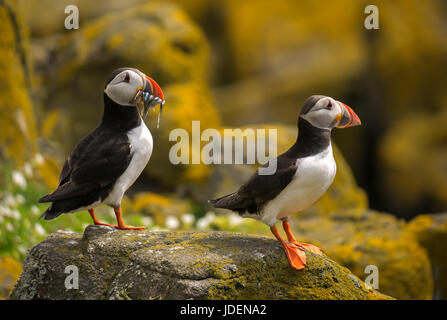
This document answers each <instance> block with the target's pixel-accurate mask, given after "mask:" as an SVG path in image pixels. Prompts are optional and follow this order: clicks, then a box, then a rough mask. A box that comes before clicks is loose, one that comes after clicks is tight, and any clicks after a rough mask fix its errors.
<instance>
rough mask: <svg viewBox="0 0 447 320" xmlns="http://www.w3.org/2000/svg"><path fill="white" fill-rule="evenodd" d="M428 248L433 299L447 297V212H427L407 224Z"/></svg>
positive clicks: (419, 240)
mask: <svg viewBox="0 0 447 320" xmlns="http://www.w3.org/2000/svg"><path fill="white" fill-rule="evenodd" d="M406 228H407V230H408V231H409V232H411V233H413V234H414V235H415V237H416V239H417V240H418V242H419V243H420V244H421V245H422V246H423V247H424V248H425V249H426V250H427V252H428V255H429V257H430V260H431V266H432V273H433V282H434V291H433V299H439V300H445V299H447V252H446V250H445V247H446V245H447V214H446V213H443V214H427V215H420V216H417V217H416V218H414V219H413V220H411V221H410V223H408V225H407V226H406Z"/></svg>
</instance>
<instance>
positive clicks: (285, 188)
mask: <svg viewBox="0 0 447 320" xmlns="http://www.w3.org/2000/svg"><path fill="white" fill-rule="evenodd" d="M360 124H361V122H360V119H359V117H358V116H357V115H356V114H355V113H354V111H352V109H351V108H349V107H348V106H347V105H345V104H344V103H341V102H339V101H336V100H334V99H332V98H330V97H326V96H321V95H315V96H311V97H310V98H308V99H307V100H306V102H305V103H304V106H303V108H302V110H301V113H300V115H299V119H298V128H299V134H298V138H297V140H296V142H295V144H294V145H293V146H292V147H291V148H290V149H289V150H288V151H286V152H285V153H283V154H281V155H280V156H279V157H277V158H276V159H273V160H270V161H269V163H267V164H265V165H264V166H263V167H267V166H270V164H271V163H270V162H271V161H275V162H276V171H275V173H274V174H273V175H260V174H259V170H258V171H257V172H256V173H255V174H254V175H253V176H252V177H251V178H250V179H249V181H248V182H247V183H245V184H244V185H242V186H241V187H240V188H239V190H238V191H237V192H235V193H232V194H229V195H227V196H224V197H222V198H219V199H215V200H210V201H209V202H210V203H211V204H212V205H213V206H214V207H216V208H224V209H229V210H232V211H235V212H238V213H239V214H240V215H242V216H243V217H249V218H255V219H258V220H260V221H262V222H264V223H265V224H267V225H269V226H270V228H271V231H272V233H273V234H274V235H275V237H276V238H277V239H278V241H279V242H280V243H281V245H282V246H283V248H284V250H285V252H286V255H287V258H288V260H289V264H290V266H291V267H292V268H294V269H297V270H299V269H303V268H305V266H306V254H305V251H306V250H307V251H310V252H313V253H315V254H321V250H320V249H319V248H317V247H315V246H313V245H311V244H306V243H300V242H298V241H297V240H296V239H295V237H294V236H293V234H292V232H291V230H290V224H289V222H288V218H289V216H291V215H292V214H296V213H298V212H300V211H302V210H304V209H306V208H308V207H310V206H311V205H312V204H313V203H315V202H316V201H317V200H318V199H319V198H320V197H321V196H322V195H323V194H324V193H325V192H326V190H327V189H328V188H329V186H330V185H331V184H332V182H333V180H334V177H335V173H336V164H335V160H334V157H333V154H332V146H331V131H332V129H333V128H348V127H353V126H358V125H360ZM277 220H281V221H282V224H283V228H284V231H285V233H286V235H287V239H288V241H285V240H283V239H282V238H281V236H280V235H279V233H278V230H277V229H276V227H275V223H276V221H277Z"/></svg>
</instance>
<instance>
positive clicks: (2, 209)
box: [0, 206, 12, 217]
mask: <svg viewBox="0 0 447 320" xmlns="http://www.w3.org/2000/svg"><path fill="white" fill-rule="evenodd" d="M11 213H12V212H11V209H10V208H9V207H6V206H0V216H4V217H10V216H11Z"/></svg>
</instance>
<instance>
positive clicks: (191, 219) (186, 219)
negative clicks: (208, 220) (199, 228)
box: [181, 213, 194, 225]
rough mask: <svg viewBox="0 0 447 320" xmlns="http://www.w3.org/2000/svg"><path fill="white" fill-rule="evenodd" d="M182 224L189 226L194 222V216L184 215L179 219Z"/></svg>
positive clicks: (190, 214)
mask: <svg viewBox="0 0 447 320" xmlns="http://www.w3.org/2000/svg"><path fill="white" fill-rule="evenodd" d="M181 219H182V222H183V224H186V225H190V224H193V222H194V215H193V214H192V213H185V214H184V215H182V217H181Z"/></svg>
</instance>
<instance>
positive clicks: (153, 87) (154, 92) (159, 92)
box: [145, 75, 165, 101]
mask: <svg viewBox="0 0 447 320" xmlns="http://www.w3.org/2000/svg"><path fill="white" fill-rule="evenodd" d="M145 77H146V79H147V81H149V85H150V87H151V92H152V95H154V96H156V97H158V98H160V99H161V101H164V100H165V96H164V94H163V91H162V90H161V88H160V86H159V85H158V83H157V82H155V81H154V80H152V79H151V78H149V77H148V76H146V75H145Z"/></svg>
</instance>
